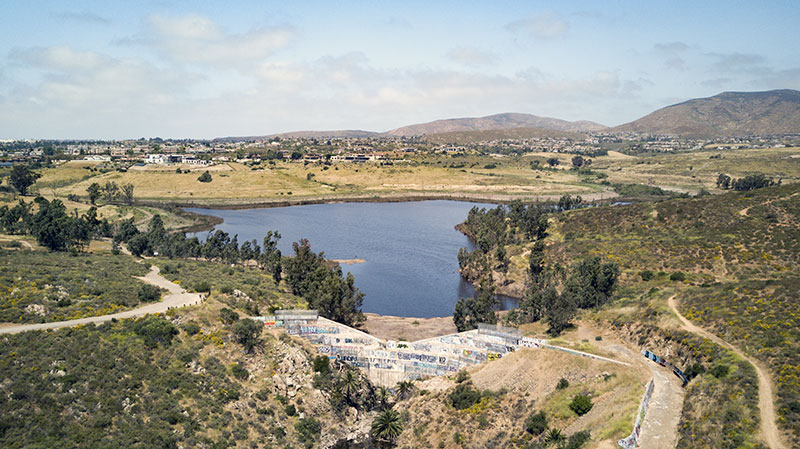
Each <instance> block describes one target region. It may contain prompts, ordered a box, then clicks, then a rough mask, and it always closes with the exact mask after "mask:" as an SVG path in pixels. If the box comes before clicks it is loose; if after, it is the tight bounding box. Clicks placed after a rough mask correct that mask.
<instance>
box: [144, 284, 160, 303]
mask: <svg viewBox="0 0 800 449" xmlns="http://www.w3.org/2000/svg"><path fill="white" fill-rule="evenodd" d="M159 299H161V289H160V288H158V287H156V286H155V285H149V284H145V285H142V287H141V288H140V289H139V301H141V302H155V301H158V300H159Z"/></svg>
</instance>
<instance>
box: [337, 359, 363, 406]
mask: <svg viewBox="0 0 800 449" xmlns="http://www.w3.org/2000/svg"><path fill="white" fill-rule="evenodd" d="M336 386H337V389H338V391H339V393H340V394H341V395H342V396H343V397H344V399H345V400H346V401H347V403H348V404H350V405H353V406H355V405H358V401H357V398H358V391H359V390H360V389H361V378H360V377H358V373H356V372H355V370H354V369H352V368H347V369H346V370H345V371H344V373H343V374H342V375H341V376H339V378H338V382H337V385H336Z"/></svg>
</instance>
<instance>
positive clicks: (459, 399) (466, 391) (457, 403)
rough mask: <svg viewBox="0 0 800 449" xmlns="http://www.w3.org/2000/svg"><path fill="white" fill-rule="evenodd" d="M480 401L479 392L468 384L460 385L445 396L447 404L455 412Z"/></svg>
mask: <svg viewBox="0 0 800 449" xmlns="http://www.w3.org/2000/svg"><path fill="white" fill-rule="evenodd" d="M480 400H481V392H480V391H478V390H476V389H475V388H473V387H472V385H470V384H468V383H460V384H458V385H456V388H455V389H454V390H453V391H451V392H450V394H449V395H447V402H448V403H449V404H450V405H451V406H453V408H455V409H456V410H464V409H465V408H469V407H472V406H473V405H475V404H477V403H478V401H480Z"/></svg>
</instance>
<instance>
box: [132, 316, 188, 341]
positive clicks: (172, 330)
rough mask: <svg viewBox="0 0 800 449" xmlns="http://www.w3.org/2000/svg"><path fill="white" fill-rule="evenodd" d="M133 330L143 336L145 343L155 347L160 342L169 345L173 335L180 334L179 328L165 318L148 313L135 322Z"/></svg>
mask: <svg viewBox="0 0 800 449" xmlns="http://www.w3.org/2000/svg"><path fill="white" fill-rule="evenodd" d="M133 330H134V332H136V334H137V335H139V336H140V337H142V339H143V340H144V343H145V345H147V347H149V348H155V347H156V346H158V345H159V344H161V345H163V346H169V345H170V344H171V343H172V337H174V336H175V335H178V328H177V327H175V325H173V324H172V323H170V322H169V321H167V320H166V319H164V318H161V317H159V316H155V315H148V316H146V317H144V318H140V319H138V320H136V322H134V323H133Z"/></svg>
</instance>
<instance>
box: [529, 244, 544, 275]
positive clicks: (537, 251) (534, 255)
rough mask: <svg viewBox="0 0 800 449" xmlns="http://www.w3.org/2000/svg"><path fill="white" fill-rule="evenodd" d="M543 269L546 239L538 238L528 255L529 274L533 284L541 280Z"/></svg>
mask: <svg viewBox="0 0 800 449" xmlns="http://www.w3.org/2000/svg"><path fill="white" fill-rule="evenodd" d="M542 271H544V241H542V240H537V241H536V243H534V244H533V247H532V248H531V254H530V256H529V257H528V276H530V282H531V284H536V283H538V282H539V277H540V276H541V275H542Z"/></svg>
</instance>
